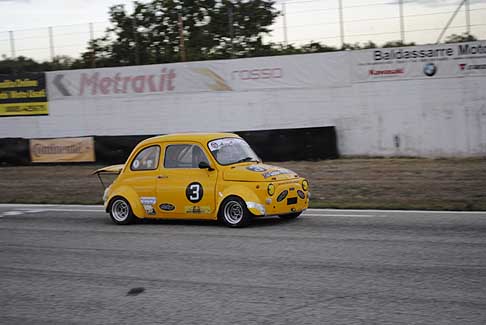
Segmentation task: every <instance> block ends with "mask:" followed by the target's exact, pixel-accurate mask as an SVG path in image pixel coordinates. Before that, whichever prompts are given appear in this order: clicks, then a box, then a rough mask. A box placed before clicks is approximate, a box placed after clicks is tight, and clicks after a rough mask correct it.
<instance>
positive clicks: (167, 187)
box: [94, 133, 310, 227]
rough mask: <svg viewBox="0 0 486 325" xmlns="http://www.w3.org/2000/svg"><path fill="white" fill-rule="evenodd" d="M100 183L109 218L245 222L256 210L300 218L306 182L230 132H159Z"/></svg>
mask: <svg viewBox="0 0 486 325" xmlns="http://www.w3.org/2000/svg"><path fill="white" fill-rule="evenodd" d="M100 173H119V175H118V176H117V178H116V179H115V181H114V182H113V183H112V184H111V185H110V186H109V187H108V188H106V190H105V193H104V196H103V201H104V205H105V209H106V212H108V213H109V214H110V217H111V219H112V220H113V222H114V223H116V224H120V225H125V224H130V223H132V222H133V221H135V220H136V218H140V219H142V218H154V219H208V220H220V221H222V222H223V223H224V224H226V225H227V226H229V227H242V226H245V225H247V224H248V222H249V221H250V220H251V219H252V218H253V217H262V216H273V215H278V216H279V217H281V218H283V219H292V218H296V217H298V216H299V215H300V214H301V213H302V211H304V210H305V209H307V207H308V205H309V198H310V193H309V183H308V181H307V180H305V179H304V178H301V177H299V176H298V175H297V174H296V173H294V172H293V171H291V170H288V169H284V168H279V167H275V166H271V165H266V164H263V163H262V162H261V161H260V159H259V158H258V157H257V155H256V154H255V153H254V152H253V150H252V149H251V148H250V146H249V145H248V144H247V143H246V142H245V140H243V139H242V138H240V137H239V136H238V135H236V134H232V133H204V134H202V133H188V134H171V135H164V136H157V137H153V138H149V139H146V140H144V141H142V142H140V143H139V144H138V145H137V146H136V147H135V149H134V150H133V151H132V153H131V154H130V156H129V158H128V160H127V162H126V164H124V165H114V166H108V167H105V168H101V169H98V170H96V171H95V172H94V174H98V175H99V174H100Z"/></svg>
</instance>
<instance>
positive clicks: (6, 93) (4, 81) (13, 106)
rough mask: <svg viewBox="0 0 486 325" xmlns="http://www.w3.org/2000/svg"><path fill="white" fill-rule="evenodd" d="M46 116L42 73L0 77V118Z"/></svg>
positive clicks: (44, 86)
mask: <svg viewBox="0 0 486 325" xmlns="http://www.w3.org/2000/svg"><path fill="white" fill-rule="evenodd" d="M47 114H48V107H47V92H46V79H45V74H44V73H29V74H18V75H0V117H1V116H26V115H47Z"/></svg>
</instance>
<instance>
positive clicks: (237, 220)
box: [219, 196, 252, 228]
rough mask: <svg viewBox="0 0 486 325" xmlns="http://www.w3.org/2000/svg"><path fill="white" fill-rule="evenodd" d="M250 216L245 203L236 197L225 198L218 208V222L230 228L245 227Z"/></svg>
mask: <svg viewBox="0 0 486 325" xmlns="http://www.w3.org/2000/svg"><path fill="white" fill-rule="evenodd" d="M251 216H252V215H251V212H250V211H248V209H247V207H246V203H245V202H244V201H243V200H242V199H240V198H239V197H237V196H230V197H228V198H226V199H225V200H224V201H223V203H222V204H221V207H220V208H219V220H220V221H222V222H223V223H224V225H226V226H228V227H231V228H241V227H244V226H246V225H247V224H248V223H249V222H250V220H251Z"/></svg>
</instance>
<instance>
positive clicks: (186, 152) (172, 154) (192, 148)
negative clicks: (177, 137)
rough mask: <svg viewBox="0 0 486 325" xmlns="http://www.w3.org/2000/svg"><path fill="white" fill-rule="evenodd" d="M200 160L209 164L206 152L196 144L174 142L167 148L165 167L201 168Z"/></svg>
mask: <svg viewBox="0 0 486 325" xmlns="http://www.w3.org/2000/svg"><path fill="white" fill-rule="evenodd" d="M200 162H206V163H208V164H209V161H208V158H207V157H206V154H205V153H204V151H203V150H202V149H201V147H199V146H198V145H196V144H174V145H169V146H167V148H166V149H165V157H164V168H199V163H200Z"/></svg>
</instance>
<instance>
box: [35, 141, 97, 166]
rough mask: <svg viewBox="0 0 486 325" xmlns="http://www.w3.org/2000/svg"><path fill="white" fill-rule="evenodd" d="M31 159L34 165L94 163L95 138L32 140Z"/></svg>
mask: <svg viewBox="0 0 486 325" xmlns="http://www.w3.org/2000/svg"><path fill="white" fill-rule="evenodd" d="M29 146H30V158H31V161H32V162H34V163H52V162H93V161H95V150H94V140H93V137H83V138H61V139H31V140H30V145H29Z"/></svg>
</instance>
